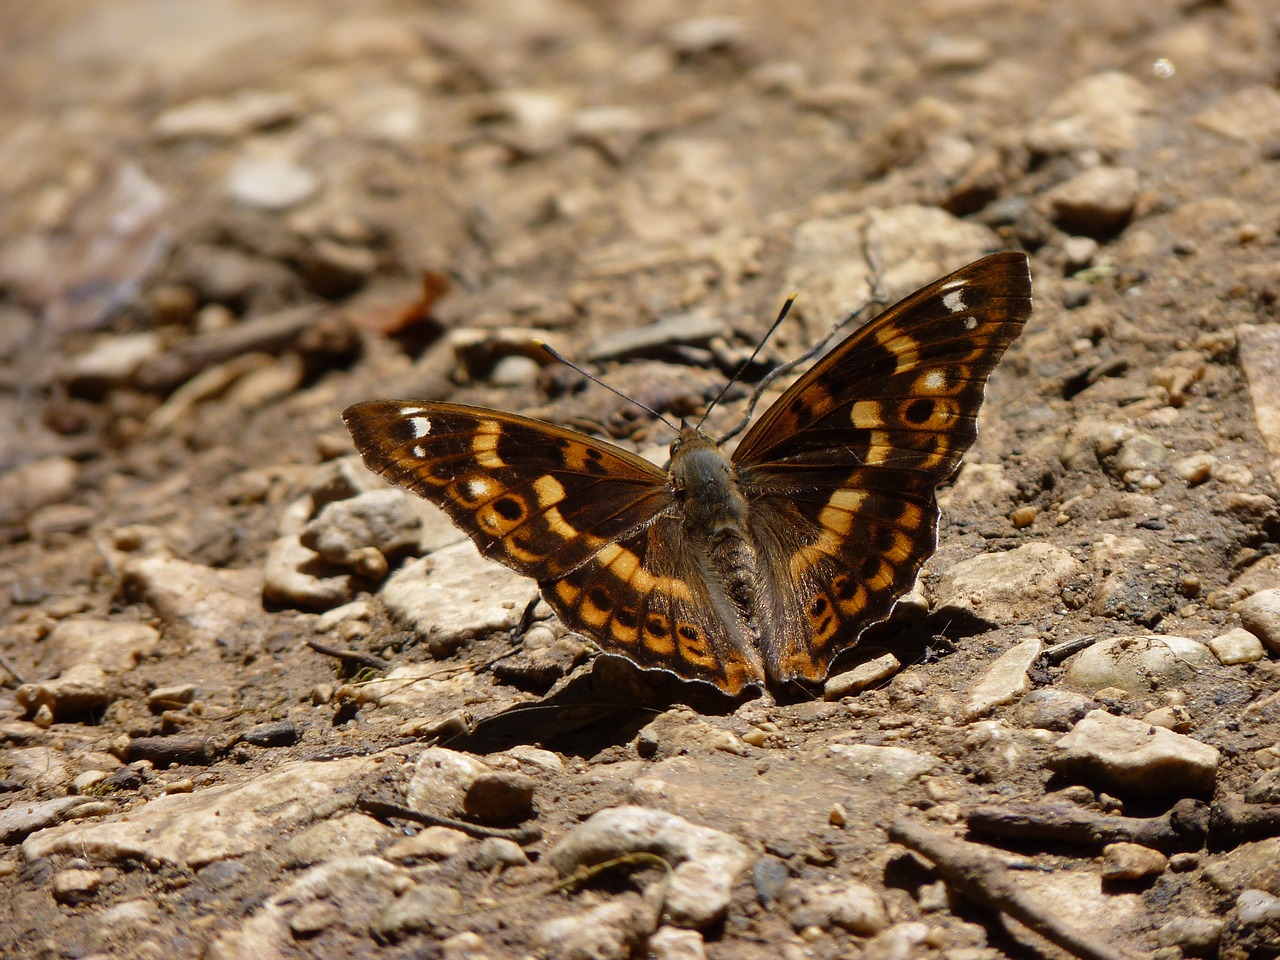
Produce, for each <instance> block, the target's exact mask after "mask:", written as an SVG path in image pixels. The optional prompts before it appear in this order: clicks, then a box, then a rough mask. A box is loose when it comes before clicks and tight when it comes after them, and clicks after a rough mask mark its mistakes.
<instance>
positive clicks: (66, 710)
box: [15, 663, 117, 720]
mask: <svg viewBox="0 0 1280 960" xmlns="http://www.w3.org/2000/svg"><path fill="white" fill-rule="evenodd" d="M116 692H117V691H116V688H115V685H114V684H113V683H112V682H111V681H110V680H109V679H108V677H107V674H106V671H104V670H103V669H102V668H101V667H100V666H98V665H97V664H96V663H77V664H74V665H72V666H71V667H69V668H68V669H66V670H64V671H63V672H62V673H61V674H60V675H59V676H58V677H56V678H55V679H53V680H44V681H42V682H40V683H24V684H22V686H20V687H18V690H17V693H16V694H15V696H16V697H17V700H18V703H19V704H21V705H22V707H23V708H24V709H25V710H26V711H27V712H28V713H31V714H35V713H36V712H37V711H40V710H42V709H43V710H47V711H48V714H49V717H50V719H53V720H66V719H68V718H70V717H76V716H79V715H81V714H85V713H91V712H94V711H97V710H101V709H103V708H104V707H106V706H107V705H109V704H110V703H111V702H112V701H113V700H114V699H115V698H116Z"/></svg>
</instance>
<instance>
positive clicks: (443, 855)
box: [386, 827, 473, 860]
mask: <svg viewBox="0 0 1280 960" xmlns="http://www.w3.org/2000/svg"><path fill="white" fill-rule="evenodd" d="M472 842H473V841H472V839H471V838H470V837H469V836H467V835H466V834H465V833H463V832H462V831H461V830H453V829H451V828H449V827H426V828H425V829H423V830H419V831H418V832H417V833H415V834H414V835H413V836H412V837H405V838H404V839H403V840H400V841H397V842H396V843H395V844H393V845H392V846H391V847H390V848H389V849H388V850H387V854H386V855H387V858H388V859H389V860H447V859H449V857H453V856H456V855H457V854H459V853H461V852H462V851H463V849H465V848H466V847H467V846H468V845H470V844H471V843H472Z"/></svg>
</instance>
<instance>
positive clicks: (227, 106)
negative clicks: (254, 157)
mask: <svg viewBox="0 0 1280 960" xmlns="http://www.w3.org/2000/svg"><path fill="white" fill-rule="evenodd" d="M301 109H302V101H301V100H300V99H299V97H298V96H297V94H295V93H292V92H290V91H266V90H240V91H237V92H236V93H234V94H233V95H231V96H229V97H204V98H201V99H199V100H189V101H187V102H186V103H181V104H178V105H177V106H174V107H170V108H169V109H167V110H165V111H164V112H162V113H161V114H160V115H159V116H158V117H156V120H155V123H154V124H153V126H152V130H153V131H154V133H155V134H156V136H158V137H160V138H161V139H163V140H183V139H194V138H206V139H211V140H233V139H236V138H238V137H242V136H244V135H245V134H246V133H250V132H252V131H254V130H259V129H262V128H263V127H269V126H274V125H276V124H280V123H284V122H285V121H288V120H292V119H294V118H295V117H296V116H297V115H298V114H299V112H300V111H301Z"/></svg>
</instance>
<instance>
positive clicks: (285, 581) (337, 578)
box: [262, 536, 355, 610]
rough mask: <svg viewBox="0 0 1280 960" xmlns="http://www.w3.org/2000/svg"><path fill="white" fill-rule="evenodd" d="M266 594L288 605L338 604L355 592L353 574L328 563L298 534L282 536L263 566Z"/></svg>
mask: <svg viewBox="0 0 1280 960" xmlns="http://www.w3.org/2000/svg"><path fill="white" fill-rule="evenodd" d="M262 592H263V594H264V595H265V596H266V598H267V599H268V600H271V601H273V602H275V603H280V604H284V605H285V606H289V607H302V608H319V609H321V610H324V609H328V608H329V607H336V606H338V605H339V604H343V603H346V602H348V601H349V600H350V599H351V597H352V595H353V594H354V592H355V585H354V584H353V583H352V582H351V574H350V572H348V571H347V570H345V569H344V568H342V567H339V566H337V565H336V564H331V563H328V562H326V561H325V560H324V559H323V558H322V557H320V555H319V554H317V553H316V552H315V551H314V550H309V549H307V548H306V547H304V546H303V545H302V541H301V540H300V539H299V538H298V537H295V536H285V537H279V538H277V539H276V541H275V542H274V543H272V544H271V546H270V548H269V549H268V550H267V559H266V563H265V564H264V566H263V588H262Z"/></svg>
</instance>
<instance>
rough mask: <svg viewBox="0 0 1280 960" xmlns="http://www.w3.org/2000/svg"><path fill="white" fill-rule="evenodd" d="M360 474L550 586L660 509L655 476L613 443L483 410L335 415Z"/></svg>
mask: <svg viewBox="0 0 1280 960" xmlns="http://www.w3.org/2000/svg"><path fill="white" fill-rule="evenodd" d="M342 418H343V420H345V421H346V424H347V429H348V430H350V431H351V436H352V438H353V439H354V441H355V445H356V449H357V450H359V451H360V455H361V457H363V458H364V462H365V465H366V466H368V467H369V469H371V470H373V471H375V472H376V473H380V474H382V475H383V476H384V477H386V478H387V479H388V480H390V481H391V482H392V483H395V484H398V485H399V486H402V487H406V488H407V489H409V490H412V491H413V492H414V493H416V494H418V495H419V496H421V497H423V498H425V499H427V500H430V501H431V502H432V503H434V504H436V505H437V506H439V507H440V508H442V509H443V510H444V512H445V513H446V514H448V515H449V518H450V519H451V520H452V521H453V522H454V524H456V525H457V527H458V528H459V529H460V530H462V532H463V533H465V534H466V535H467V536H469V537H470V538H471V539H472V540H473V541H475V544H476V546H477V547H479V548H480V552H481V553H482V554H484V555H485V556H486V557H490V558H491V559H494V560H497V561H498V562H499V563H503V564H505V565H506V566H508V567H510V568H511V569H512V570H515V571H516V572H517V573H521V574H524V575H525V576H527V577H533V578H534V579H536V580H539V581H544V580H556V579H559V578H560V577H562V576H564V575H565V574H567V573H569V572H570V571H571V570H574V569H576V568H578V567H579V566H581V565H582V564H584V563H586V562H587V561H588V560H589V559H591V558H592V557H593V556H595V555H596V554H597V553H598V552H599V551H600V550H601V549H602V548H603V547H605V546H606V545H607V544H609V543H611V542H613V541H614V540H616V539H617V538H619V537H621V536H623V535H624V534H628V533H630V532H632V531H634V530H636V529H639V528H642V527H644V526H645V525H646V524H648V523H649V522H651V521H652V520H653V518H654V517H656V516H657V515H658V514H659V513H661V512H662V511H663V510H664V509H666V508H667V507H668V506H669V505H670V502H671V494H670V492H669V490H668V489H667V486H666V474H665V473H663V471H662V470H660V469H659V468H658V467H656V466H654V465H653V464H652V463H650V462H649V461H648V460H645V459H644V458H642V457H639V456H636V455H635V454H633V453H630V452H628V451H626V450H623V449H622V448H621V447H617V446H614V445H613V444H609V443H603V442H601V441H599V440H593V439H592V438H590V437H587V436H585V435H583V434H580V433H575V432H573V431H571V430H565V429H563V428H561V427H556V426H553V425H552V424H549V423H543V422H542V421H539V420H531V419H529V418H527V417H518V416H515V415H514V414H510V413H501V412H499V411H497V410H491V409H489V408H487V407H470V406H464V405H462V404H455V403H420V402H417V401H412V400H370V401H368V402H366V403H357V404H356V405H355V406H352V407H349V408H348V409H347V410H345V411H343V414H342Z"/></svg>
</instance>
